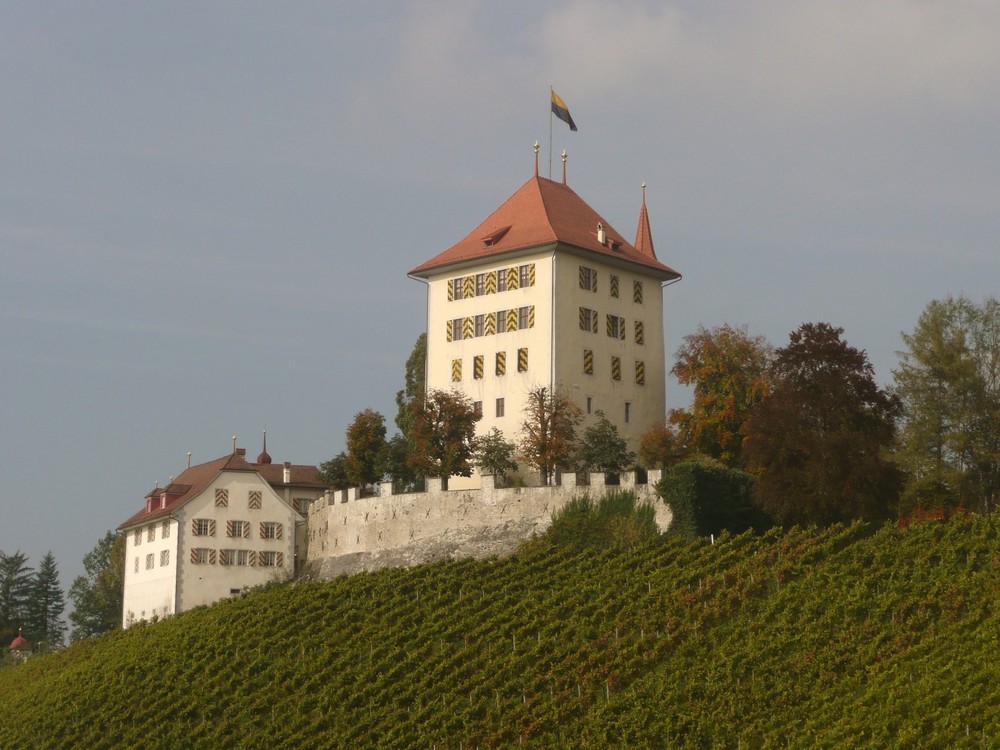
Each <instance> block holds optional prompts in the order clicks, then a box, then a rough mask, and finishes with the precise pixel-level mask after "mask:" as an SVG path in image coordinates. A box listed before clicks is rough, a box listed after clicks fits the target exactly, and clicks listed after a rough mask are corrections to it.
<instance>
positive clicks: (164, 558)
mask: <svg viewBox="0 0 1000 750" xmlns="http://www.w3.org/2000/svg"><path fill="white" fill-rule="evenodd" d="M164 565H170V550H168V549H165V550H163V551H162V552H160V567H161V568H162V567H163V566H164Z"/></svg>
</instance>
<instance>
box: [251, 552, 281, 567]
mask: <svg viewBox="0 0 1000 750" xmlns="http://www.w3.org/2000/svg"><path fill="white" fill-rule="evenodd" d="M283 557H284V555H283V554H282V553H280V552H271V551H267V552H258V553H257V564H258V565H260V566H262V567H265V568H277V567H280V566H281V565H282V558H283Z"/></svg>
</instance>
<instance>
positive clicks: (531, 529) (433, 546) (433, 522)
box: [306, 470, 671, 578]
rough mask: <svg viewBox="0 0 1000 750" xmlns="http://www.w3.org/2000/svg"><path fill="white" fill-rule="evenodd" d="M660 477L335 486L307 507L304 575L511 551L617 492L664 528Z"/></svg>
mask: <svg viewBox="0 0 1000 750" xmlns="http://www.w3.org/2000/svg"><path fill="white" fill-rule="evenodd" d="M660 475H661V472H659V471H656V470H651V471H649V472H648V476H647V477H646V481H645V482H639V481H637V477H636V475H635V472H623V473H622V474H621V475H620V477H619V483H618V484H609V483H608V482H607V477H605V475H604V474H601V473H598V472H592V473H591V474H590V475H589V477H588V479H589V483H588V484H583V483H579V482H578V477H577V475H576V474H573V473H563V474H562V476H561V481H560V482H559V483H558V484H552V485H543V486H532V487H497V486H496V482H495V478H494V477H493V476H491V475H484V476H483V477H482V487H481V488H480V489H459V490H449V489H442V482H441V480H440V479H439V478H438V479H435V478H428V480H427V489H426V491H423V492H410V493H394V492H393V487H392V483H391V482H382V483H380V484H378V485H376V488H377V490H376V491H377V494H375V495H369V496H362V493H361V492H359V491H358V489H357V488H351V489H348V490H336V491H330V492H327V493H326V494H325V495H324V496H323V497H322V498H320V499H318V500H317V501H315V502H314V503H313V504H312V506H311V508H310V510H309V526H308V535H309V561H308V562H307V565H306V568H307V570H306V575H307V576H308V577H321V578H324V577H329V576H331V575H336V574H338V573H349V572H356V571H360V570H376V569H379V568H384V567H406V566H409V565H416V564H420V563H423V562H429V561H431V560H435V559H441V558H448V557H454V558H458V557H489V556H492V555H502V554H507V553H509V552H511V551H513V549H515V548H516V547H517V545H518V544H520V542H522V541H524V540H526V539H528V538H530V537H531V536H532V535H534V534H539V533H542V532H544V531H545V530H546V529H547V528H548V527H549V526H550V525H551V524H552V516H553V514H554V513H556V512H557V511H559V510H560V509H561V508H563V507H564V506H565V505H566V504H567V503H568V502H569V501H570V500H572V499H573V498H574V497H578V496H581V495H589V496H590V497H591V498H592V499H594V500H597V499H599V498H601V497H603V496H604V495H605V494H606V493H608V492H612V491H618V490H629V491H632V492H635V494H636V496H637V498H638V500H639V502H645V503H648V504H650V505H652V506H653V508H654V510H655V514H656V523H657V525H658V526H659V528H660V529H661V531H662V530H666V528H667V526H669V524H670V519H671V516H670V511H669V510H668V509H667V507H666V505H665V504H664V503H663V501H662V500H661V499H660V498H659V497H658V496H657V495H656V491H655V489H654V487H655V485H656V483H657V482H658V481H659V479H660Z"/></svg>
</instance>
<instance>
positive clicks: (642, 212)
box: [635, 182, 656, 260]
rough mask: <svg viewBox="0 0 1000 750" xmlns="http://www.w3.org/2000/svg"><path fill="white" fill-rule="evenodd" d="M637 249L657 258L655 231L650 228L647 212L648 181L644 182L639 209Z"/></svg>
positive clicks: (636, 237)
mask: <svg viewBox="0 0 1000 750" xmlns="http://www.w3.org/2000/svg"><path fill="white" fill-rule="evenodd" d="M635 249H636V250H638V251H639V252H640V253H642V254H643V255H648V256H649V257H650V258H653V259H654V260H655V259H656V251H655V250H653V232H652V231H651V230H650V228H649V214H648V213H646V183H645V182H644V183H642V208H640V209H639V226H638V227H637V228H636V230H635Z"/></svg>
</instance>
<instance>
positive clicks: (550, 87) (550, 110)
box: [549, 85, 555, 180]
mask: <svg viewBox="0 0 1000 750" xmlns="http://www.w3.org/2000/svg"><path fill="white" fill-rule="evenodd" d="M554 91H555V89H553V88H552V86H551V85H550V86H549V179H550V180H551V179H552V93H553V92H554Z"/></svg>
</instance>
